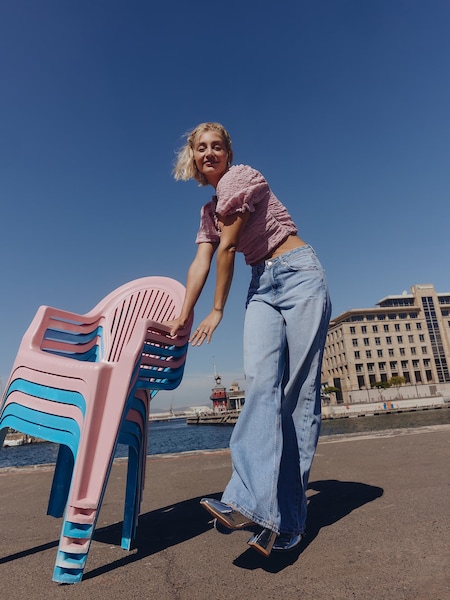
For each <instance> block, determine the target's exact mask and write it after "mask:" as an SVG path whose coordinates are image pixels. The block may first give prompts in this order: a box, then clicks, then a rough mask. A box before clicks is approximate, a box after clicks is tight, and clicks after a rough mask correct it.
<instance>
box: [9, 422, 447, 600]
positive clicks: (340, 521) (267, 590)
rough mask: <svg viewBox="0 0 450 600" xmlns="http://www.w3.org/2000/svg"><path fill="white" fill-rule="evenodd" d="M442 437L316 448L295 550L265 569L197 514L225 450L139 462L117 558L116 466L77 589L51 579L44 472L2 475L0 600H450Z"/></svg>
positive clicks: (121, 477) (415, 434)
mask: <svg viewBox="0 0 450 600" xmlns="http://www.w3.org/2000/svg"><path fill="white" fill-rule="evenodd" d="M449 465H450V426H449V425H440V426H435V427H427V428H420V429H411V430H396V431H390V432H384V433H377V434H373V435H357V436H351V437H344V436H335V437H329V438H321V441H320V443H319V446H318V451H317V455H316V459H315V461H314V465H313V470H312V473H311V478H310V490H309V496H310V504H309V513H308V531H307V537H306V539H305V540H304V542H303V543H302V545H301V547H300V550H299V551H295V552H292V553H289V554H287V555H280V554H277V555H275V554H273V555H272V556H271V557H270V558H269V559H264V558H263V557H261V556H259V555H258V554H257V553H255V552H254V551H253V550H251V549H250V548H249V547H248V546H247V544H246V541H247V539H248V537H249V534H248V533H246V532H234V533H232V534H231V535H226V536H224V535H220V534H218V533H217V532H216V531H214V530H213V529H212V528H211V523H210V519H209V517H208V514H207V513H206V512H205V511H204V510H203V509H202V508H201V507H200V506H199V500H200V498H201V497H203V496H216V497H220V494H221V492H222V490H223V488H224V486H225V484H226V482H227V481H228V477H229V475H230V455H229V451H214V452H198V453H185V454H178V455H170V456H169V455H165V456H156V457H151V458H149V459H148V464H147V477H146V489H145V494H144V501H143V505H142V513H141V517H140V521H139V530H138V536H137V540H136V548H135V549H134V550H132V551H131V552H126V551H124V550H122V549H121V548H120V533H121V521H122V514H121V511H122V507H123V496H124V489H125V476H126V464H125V463H124V462H123V461H118V462H116V464H115V465H114V467H113V470H112V472H111V476H110V480H109V484H108V489H107V493H106V495H105V499H104V502H103V506H102V510H101V513H100V516H99V520H98V523H97V529H96V533H95V539H94V541H93V543H92V545H91V549H90V552H89V557H88V561H87V565H86V569H85V575H84V578H83V581H82V582H81V583H79V584H75V585H70V586H68V585H58V584H56V583H54V582H52V581H51V577H52V571H53V565H54V561H55V556H56V550H57V545H58V538H59V532H60V527H61V520H60V519H53V518H52V517H48V516H46V514H45V512H46V501H47V499H48V494H49V490H50V484H51V479H52V468H51V467H49V466H45V467H36V468H21V469H2V470H0V585H1V589H2V597H4V598H5V599H7V600H19V599H20V600H23V599H24V598H27V599H32V600H42V599H50V598H51V599H54V598H64V599H66V598H67V599H74V600H78V599H83V600H86V599H95V600H114V599H124V600H128V599H130V600H131V599H135V598H139V599H142V598H144V599H147V598H149V599H150V598H156V599H158V600H222V599H227V600H235V599H239V600H240V599H244V598H245V599H246V598H249V599H250V600H265V599H270V600H271V599H278V598H280V599H283V600H290V599H301V600H309V599H311V600H312V599H313V600H317V599H318V598H320V599H321V600H347V599H352V600H354V599H358V600H450V574H449V558H450V536H449V533H450V532H449V529H450V493H449V492H450V489H449V487H450V486H449Z"/></svg>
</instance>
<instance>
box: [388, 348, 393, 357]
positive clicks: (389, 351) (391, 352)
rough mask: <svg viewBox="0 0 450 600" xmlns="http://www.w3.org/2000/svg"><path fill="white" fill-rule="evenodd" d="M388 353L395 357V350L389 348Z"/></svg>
mask: <svg viewBox="0 0 450 600" xmlns="http://www.w3.org/2000/svg"><path fill="white" fill-rule="evenodd" d="M388 353H389V356H394V348H389V350H388Z"/></svg>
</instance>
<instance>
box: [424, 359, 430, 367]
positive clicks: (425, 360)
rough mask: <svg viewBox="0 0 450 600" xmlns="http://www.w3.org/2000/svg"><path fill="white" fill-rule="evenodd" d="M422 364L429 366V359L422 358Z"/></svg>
mask: <svg viewBox="0 0 450 600" xmlns="http://www.w3.org/2000/svg"><path fill="white" fill-rule="evenodd" d="M423 366H424V367H429V366H430V359H429V358H424V359H423Z"/></svg>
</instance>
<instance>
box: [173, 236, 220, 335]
mask: <svg viewBox="0 0 450 600" xmlns="http://www.w3.org/2000/svg"><path fill="white" fill-rule="evenodd" d="M216 248H217V244H213V243H209V242H204V243H201V244H198V246H197V253H196V255H195V258H194V260H193V261H192V263H191V266H190V267H189V270H188V274H187V282H186V295H185V297H184V302H183V306H182V308H181V312H180V315H179V317H177V318H176V319H174V320H173V321H169V322H168V323H167V324H168V325H170V326H171V327H172V329H171V331H170V334H171V335H176V333H177V331H178V330H179V329H181V328H183V327H184V326H185V325H186V322H187V320H188V319H189V315H190V314H191V312H192V311H193V309H194V306H195V304H196V302H197V300H198V298H199V296H200V294H201V291H202V289H203V286H204V285H205V282H206V280H207V278H208V274H209V270H210V267H211V261H212V258H213V256H214V252H215V251H216Z"/></svg>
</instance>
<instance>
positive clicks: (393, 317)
mask: <svg viewBox="0 0 450 600" xmlns="http://www.w3.org/2000/svg"><path fill="white" fill-rule="evenodd" d="M396 318H397V315H393V314H392V313H391V314H390V315H389V319H390V320H391V321H393V320H394V319H396Z"/></svg>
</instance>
